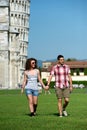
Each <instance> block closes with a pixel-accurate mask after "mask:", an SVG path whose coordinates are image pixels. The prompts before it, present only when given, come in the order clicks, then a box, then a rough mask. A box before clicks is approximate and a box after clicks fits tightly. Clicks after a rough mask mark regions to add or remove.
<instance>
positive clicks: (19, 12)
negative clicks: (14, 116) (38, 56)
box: [0, 0, 30, 89]
mask: <svg viewBox="0 0 87 130" xmlns="http://www.w3.org/2000/svg"><path fill="white" fill-rule="evenodd" d="M29 18H30V0H0V88H3V89H4V88H10V89H14V88H17V87H18V85H19V84H21V82H22V78H23V71H24V65H25V61H26V59H27V51H28V39H29V38H28V37H29Z"/></svg>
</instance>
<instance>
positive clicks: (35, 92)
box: [25, 89, 39, 96]
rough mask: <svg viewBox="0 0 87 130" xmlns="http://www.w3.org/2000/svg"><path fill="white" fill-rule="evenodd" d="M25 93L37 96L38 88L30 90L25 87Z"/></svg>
mask: <svg viewBox="0 0 87 130" xmlns="http://www.w3.org/2000/svg"><path fill="white" fill-rule="evenodd" d="M25 93H26V95H27V96H28V95H32V96H38V95H39V92H38V90H32V89H25Z"/></svg>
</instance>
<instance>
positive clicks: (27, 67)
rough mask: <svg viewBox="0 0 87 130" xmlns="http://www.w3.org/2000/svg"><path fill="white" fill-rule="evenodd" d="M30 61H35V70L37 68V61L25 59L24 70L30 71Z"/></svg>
mask: <svg viewBox="0 0 87 130" xmlns="http://www.w3.org/2000/svg"><path fill="white" fill-rule="evenodd" d="M32 60H34V61H35V68H37V60H36V59H35V58H29V59H27V61H26V63H25V70H30V69H31V61H32ZM35 68H34V69H35Z"/></svg>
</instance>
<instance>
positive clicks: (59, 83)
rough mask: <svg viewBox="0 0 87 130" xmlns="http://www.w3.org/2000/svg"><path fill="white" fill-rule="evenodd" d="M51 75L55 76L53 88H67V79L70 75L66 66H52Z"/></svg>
mask: <svg viewBox="0 0 87 130" xmlns="http://www.w3.org/2000/svg"><path fill="white" fill-rule="evenodd" d="M50 74H51V75H54V76H55V86H56V87H59V88H65V87H69V78H68V75H69V74H70V68H69V66H68V65H66V64H64V65H59V64H57V65H55V66H53V68H52V70H51V72H50Z"/></svg>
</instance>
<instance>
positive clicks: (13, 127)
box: [0, 88, 87, 130]
mask: <svg viewBox="0 0 87 130" xmlns="http://www.w3.org/2000/svg"><path fill="white" fill-rule="evenodd" d="M67 111H68V114H69V116H68V117H62V118H60V117H58V116H57V113H58V111H57V99H56V96H55V92H54V89H53V90H51V94H50V95H45V94H44V92H43V93H42V94H40V95H39V100H38V108H37V115H36V116H35V117H29V116H28V113H29V110H28V103H27V99H26V96H25V94H23V95H21V94H20V90H0V130H87V89H86V88H85V89H74V90H73V93H71V97H70V103H69V106H68V107H67Z"/></svg>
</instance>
